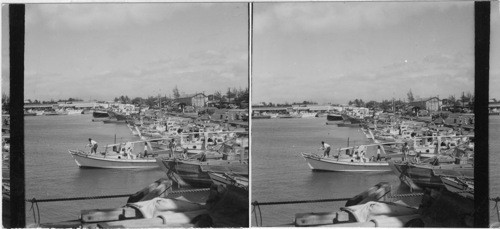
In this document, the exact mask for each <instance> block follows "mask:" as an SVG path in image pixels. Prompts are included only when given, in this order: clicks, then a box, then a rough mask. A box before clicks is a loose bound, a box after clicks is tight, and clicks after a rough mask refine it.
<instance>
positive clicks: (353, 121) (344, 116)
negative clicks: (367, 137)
mask: <svg viewBox="0 0 500 229" xmlns="http://www.w3.org/2000/svg"><path fill="white" fill-rule="evenodd" d="M342 119H343V120H344V122H349V123H351V124H362V123H363V122H364V120H363V119H362V118H360V117H354V116H350V115H348V114H342Z"/></svg>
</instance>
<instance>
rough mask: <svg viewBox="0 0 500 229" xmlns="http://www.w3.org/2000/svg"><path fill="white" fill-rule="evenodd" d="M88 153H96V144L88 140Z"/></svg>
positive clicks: (90, 139)
mask: <svg viewBox="0 0 500 229" xmlns="http://www.w3.org/2000/svg"><path fill="white" fill-rule="evenodd" d="M89 142H90V143H89V147H90V153H97V142H96V141H94V140H92V138H89Z"/></svg>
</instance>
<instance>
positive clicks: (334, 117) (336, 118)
mask: <svg viewBox="0 0 500 229" xmlns="http://www.w3.org/2000/svg"><path fill="white" fill-rule="evenodd" d="M326 120H328V121H342V120H343V118H342V115H341V114H338V113H329V114H327V115H326Z"/></svg>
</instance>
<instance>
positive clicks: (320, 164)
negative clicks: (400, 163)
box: [302, 153, 391, 172]
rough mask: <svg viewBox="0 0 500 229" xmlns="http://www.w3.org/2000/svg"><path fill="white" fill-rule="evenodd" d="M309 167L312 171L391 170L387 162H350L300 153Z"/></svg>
mask: <svg viewBox="0 0 500 229" xmlns="http://www.w3.org/2000/svg"><path fill="white" fill-rule="evenodd" d="M302 157H304V160H306V162H307V164H308V165H309V168H311V169H312V170H313V171H332V172H373V171H380V172H384V171H391V169H390V167H389V164H388V163H387V162H365V163H363V162H350V161H345V160H339V161H337V159H335V158H321V157H319V156H317V155H313V154H304V153H303V154H302Z"/></svg>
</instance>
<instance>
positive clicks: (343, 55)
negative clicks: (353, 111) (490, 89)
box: [252, 2, 498, 104]
mask: <svg viewBox="0 0 500 229" xmlns="http://www.w3.org/2000/svg"><path fill="white" fill-rule="evenodd" d="M497 9H498V7H497ZM496 26H498V23H496ZM254 28H255V30H254V39H253V41H254V43H253V47H254V52H253V57H252V58H253V70H252V71H253V75H252V103H253V104H257V103H260V102H273V103H284V102H297V101H304V100H307V101H316V102H318V103H320V104H321V103H337V104H338V103H340V104H345V103H347V102H348V101H351V100H354V99H362V100H363V101H370V100H375V101H382V100H383V99H389V100H390V99H392V98H395V99H407V92H409V91H410V90H411V91H412V93H413V95H414V96H415V97H418V98H427V97H431V96H439V98H447V97H448V96H450V95H454V96H455V97H458V96H460V95H462V92H465V93H467V92H471V93H473V92H474V5H473V2H347V3H346V2H305V3H304V2H302V3H255V4H254ZM497 63H498V62H497ZM495 71H496V73H495V74H497V75H498V68H496V69H495ZM497 82H498V81H497ZM495 96H498V95H497V94H495Z"/></svg>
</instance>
